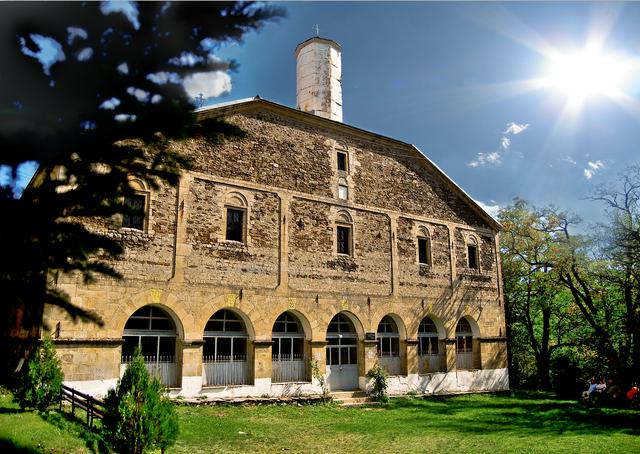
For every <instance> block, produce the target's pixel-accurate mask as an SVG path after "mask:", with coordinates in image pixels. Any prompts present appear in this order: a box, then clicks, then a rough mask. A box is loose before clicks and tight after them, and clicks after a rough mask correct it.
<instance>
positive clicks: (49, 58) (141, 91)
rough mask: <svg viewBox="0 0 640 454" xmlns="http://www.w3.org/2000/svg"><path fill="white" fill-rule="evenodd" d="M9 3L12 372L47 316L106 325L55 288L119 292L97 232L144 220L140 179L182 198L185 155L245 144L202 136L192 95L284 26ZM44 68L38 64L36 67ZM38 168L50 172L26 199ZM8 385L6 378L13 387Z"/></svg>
mask: <svg viewBox="0 0 640 454" xmlns="http://www.w3.org/2000/svg"><path fill="white" fill-rule="evenodd" d="M123 5H125V3H124V2H123V3H122V4H120V3H118V2H112V3H109V2H100V3H99V2H69V3H55V4H52V3H51V4H50V3H42V2H39V3H36V2H34V3H29V2H26V3H22V2H3V3H0V55H2V58H3V62H2V65H3V71H2V84H1V87H2V88H1V89H0V149H1V150H2V151H3V153H2V155H1V156H0V167H1V168H2V169H3V171H5V170H6V171H7V172H5V174H6V176H7V178H8V181H5V182H4V184H3V186H2V187H1V188H0V211H1V212H2V213H3V222H0V293H1V294H2V297H3V298H2V302H3V304H2V306H1V310H2V311H1V312H0V320H1V326H0V328H1V329H0V332H1V333H2V339H0V345H1V350H0V354H1V355H0V356H1V357H2V361H3V362H4V364H0V370H1V371H2V372H1V373H2V374H6V373H7V372H10V371H13V370H14V369H15V367H16V364H17V363H18V362H19V359H20V358H23V357H24V356H25V355H26V354H27V353H28V351H29V348H30V347H29V346H30V345H33V344H34V343H35V342H37V339H38V338H39V334H40V329H41V325H42V315H43V308H44V305H45V304H53V305H57V306H59V307H61V308H63V309H65V310H66V311H67V312H68V313H69V314H70V315H71V316H72V317H74V318H81V319H84V320H92V321H95V322H97V323H99V322H100V320H99V318H98V317H97V316H96V315H95V314H91V313H87V312H86V311H83V310H81V309H80V308H78V307H74V306H73V305H71V304H70V302H69V299H68V297H67V295H65V294H64V293H62V292H60V291H59V290H58V289H57V288H56V286H55V282H56V279H57V276H58V275H59V273H79V274H80V275H81V276H82V277H83V278H84V280H85V282H90V281H92V280H94V279H96V278H98V277H100V276H109V277H114V278H117V277H119V274H118V273H117V271H116V270H114V269H113V268H112V266H110V263H112V260H113V259H115V258H117V257H118V256H119V254H120V253H121V252H122V246H121V244H120V243H119V242H118V241H116V240H115V239H113V238H110V237H107V236H105V235H104V234H102V233H101V232H100V230H99V229H96V228H95V227H96V225H99V224H100V222H103V221H104V220H109V219H116V218H117V217H118V216H122V215H123V214H131V213H132V209H131V208H128V207H127V206H126V205H125V204H123V203H122V201H123V198H124V197H125V196H128V195H132V193H133V191H132V188H131V187H130V186H129V177H131V176H134V177H137V178H140V179H143V180H145V181H146V182H148V183H149V184H150V185H151V186H152V187H158V186H159V185H162V184H170V185H175V184H176V183H177V181H178V179H179V175H180V170H181V169H183V168H185V167H187V166H188V164H189V163H188V162H187V161H186V160H185V159H184V158H183V157H182V156H180V155H178V154H177V153H176V152H174V151H173V148H172V143H173V141H175V140H180V139H181V138H184V137H186V136H194V135H206V136H207V137H210V138H212V139H216V138H219V137H221V136H223V135H224V134H228V133H232V132H237V131H236V130H235V129H234V128H231V127H229V126H227V125H224V124H222V123H219V122H216V121H211V120H209V121H202V122H196V118H195V115H194V112H193V105H194V104H193V99H192V98H190V97H189V96H188V95H187V93H186V92H185V89H184V86H183V82H184V81H185V80H187V79H188V78H189V77H191V76H192V75H193V77H195V76H196V75H199V77H204V78H206V77H213V76H216V75H220V74H221V73H220V72H224V71H227V70H234V69H235V68H236V66H237V65H236V64H235V63H234V62H233V61H222V60H220V59H219V58H217V57H216V56H215V53H216V51H217V50H218V49H219V47H220V46H221V45H222V44H224V43H234V42H240V41H241V40H242V38H243V36H245V35H246V34H247V33H249V32H252V31H255V30H258V29H260V27H261V26H262V25H263V24H265V23H266V22H267V21H269V20H273V19H277V18H279V17H281V16H282V15H283V12H282V10H281V9H280V8H279V7H276V6H271V5H265V4H253V3H246V2H226V3H223V2H215V3H210V2H197V3H187V2H177V3H166V2H165V3H159V2H158V3H156V2H131V3H128V4H126V5H128V7H127V8H129V9H128V10H127V11H126V13H127V14H124V13H122V12H117V11H116V12H112V11H110V8H111V9H113V8H114V7H115V8H116V9H117V8H122V7H123ZM35 57H37V58H35ZM25 163H37V164H38V166H39V170H38V172H37V174H36V175H35V177H34V179H33V180H32V183H31V185H30V186H29V188H28V189H27V190H26V191H25V192H24V193H23V194H22V196H21V197H19V198H18V195H19V194H18V193H19V190H18V187H17V182H18V180H19V173H20V170H21V169H22V168H23V167H22V166H23V165H24V164H25ZM4 378H6V377H4Z"/></svg>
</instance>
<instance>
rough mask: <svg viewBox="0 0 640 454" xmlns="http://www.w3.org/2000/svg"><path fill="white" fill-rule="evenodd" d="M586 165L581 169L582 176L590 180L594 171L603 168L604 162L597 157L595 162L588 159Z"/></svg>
mask: <svg viewBox="0 0 640 454" xmlns="http://www.w3.org/2000/svg"><path fill="white" fill-rule="evenodd" d="M587 166H588V168H587V169H584V170H583V173H584V176H585V178H586V179H587V180H590V179H591V178H593V176H594V175H595V174H596V173H598V172H599V171H600V170H602V169H604V168H605V165H604V162H602V161H601V160H599V159H598V160H597V161H595V162H593V161H589V162H588V163H587Z"/></svg>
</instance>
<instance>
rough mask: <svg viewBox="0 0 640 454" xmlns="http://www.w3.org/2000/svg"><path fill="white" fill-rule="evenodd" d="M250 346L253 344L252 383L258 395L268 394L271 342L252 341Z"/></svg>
mask: <svg viewBox="0 0 640 454" xmlns="http://www.w3.org/2000/svg"><path fill="white" fill-rule="evenodd" d="M251 344H253V383H254V385H255V386H256V388H258V392H259V393H260V394H270V392H271V361H272V358H271V345H272V344H273V341H272V340H270V339H269V340H254V341H253V342H251Z"/></svg>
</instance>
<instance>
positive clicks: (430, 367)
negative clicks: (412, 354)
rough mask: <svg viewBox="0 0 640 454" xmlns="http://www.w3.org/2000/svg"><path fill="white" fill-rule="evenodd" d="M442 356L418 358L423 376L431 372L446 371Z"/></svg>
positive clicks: (422, 356) (421, 356)
mask: <svg viewBox="0 0 640 454" xmlns="http://www.w3.org/2000/svg"><path fill="white" fill-rule="evenodd" d="M443 359H444V358H443V357H442V355H439V354H436V355H420V356H419V357H418V363H419V367H420V373H421V374H428V373H430V372H441V371H442V370H444V367H442V366H443V363H444V361H443Z"/></svg>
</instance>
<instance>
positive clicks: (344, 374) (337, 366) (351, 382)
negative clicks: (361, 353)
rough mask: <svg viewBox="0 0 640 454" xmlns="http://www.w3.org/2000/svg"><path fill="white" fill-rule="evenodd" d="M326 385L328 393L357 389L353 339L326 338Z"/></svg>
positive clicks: (354, 342) (354, 343)
mask: <svg viewBox="0 0 640 454" xmlns="http://www.w3.org/2000/svg"><path fill="white" fill-rule="evenodd" d="M327 341H328V342H329V344H328V345H327V347H326V348H327V384H328V385H329V390H330V391H337V390H353V389H358V388H359V384H358V356H357V353H358V352H357V350H358V349H357V339H356V338H355V337H346V336H344V335H339V336H335V337H334V336H327Z"/></svg>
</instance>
